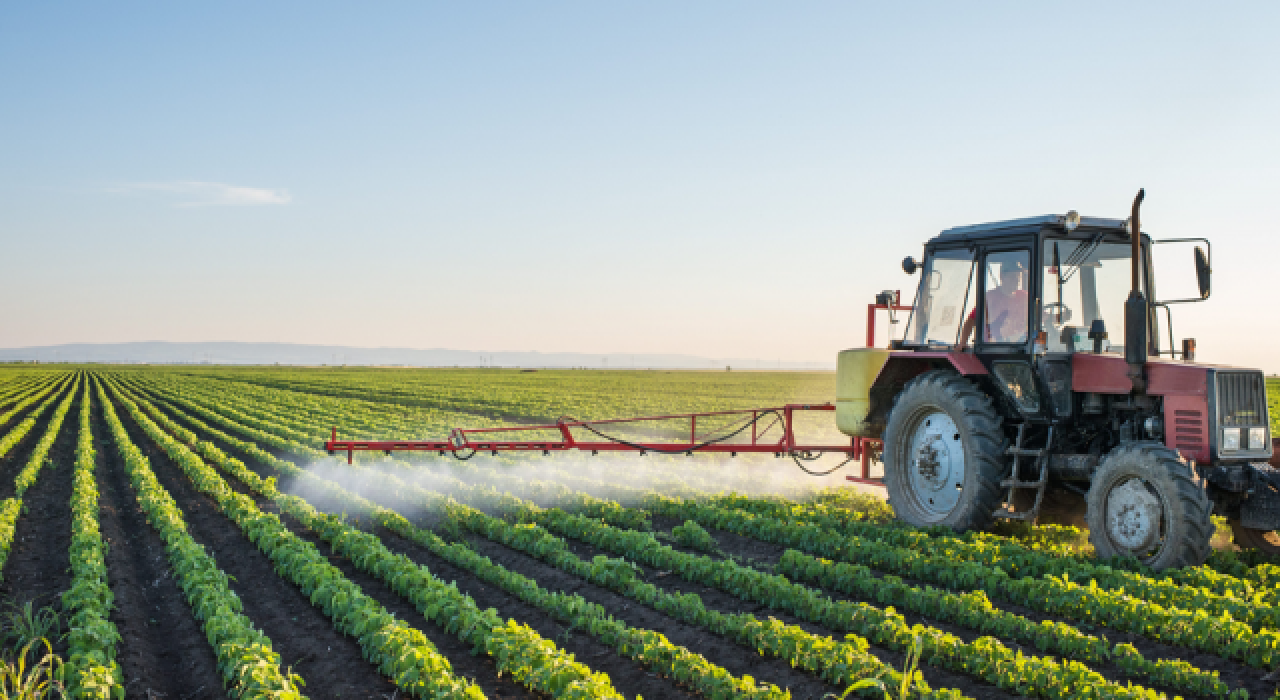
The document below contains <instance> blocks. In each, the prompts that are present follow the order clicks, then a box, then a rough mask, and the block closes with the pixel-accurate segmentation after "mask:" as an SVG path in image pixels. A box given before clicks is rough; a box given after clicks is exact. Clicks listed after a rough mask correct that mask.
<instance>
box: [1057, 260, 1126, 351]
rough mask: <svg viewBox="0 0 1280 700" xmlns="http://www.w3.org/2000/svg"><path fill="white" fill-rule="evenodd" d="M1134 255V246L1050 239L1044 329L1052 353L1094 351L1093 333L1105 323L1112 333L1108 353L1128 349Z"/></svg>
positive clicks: (1104, 342)
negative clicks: (1128, 306)
mask: <svg viewBox="0 0 1280 700" xmlns="http://www.w3.org/2000/svg"><path fill="white" fill-rule="evenodd" d="M1129 253H1130V248H1129V244H1128V243H1103V242H1101V239H1094V240H1066V239H1057V240H1054V239H1050V240H1047V241H1045V243H1044V294H1043V297H1044V303H1043V304H1042V305H1041V310H1042V316H1041V320H1040V327H1041V329H1042V330H1044V331H1045V335H1046V336H1048V345H1047V349H1048V350H1049V352H1088V351H1092V350H1093V340H1092V339H1090V338H1089V329H1090V328H1091V327H1092V326H1093V323H1094V321H1102V322H1103V325H1104V326H1105V329H1106V332H1107V335H1108V337H1107V338H1105V339H1103V340H1102V350H1103V351H1104V352H1123V351H1124V347H1123V343H1124V301H1125V299H1127V298H1128V297H1129V285H1130V281H1131V269H1130V262H1129V260H1130V258H1129ZM1113 343H1114V344H1113Z"/></svg>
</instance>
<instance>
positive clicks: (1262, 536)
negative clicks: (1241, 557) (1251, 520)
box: [1231, 520, 1280, 557]
mask: <svg viewBox="0 0 1280 700" xmlns="http://www.w3.org/2000/svg"><path fill="white" fill-rule="evenodd" d="M1231 534H1232V539H1234V540H1235V543H1236V544H1237V545H1238V546H1239V547H1240V549H1252V550H1255V551H1257V552H1259V553H1262V554H1266V555H1268V556H1272V557H1274V556H1280V532H1277V531H1276V530H1255V529H1253V528H1251V527H1244V526H1243V525H1241V524H1240V521H1239V520H1232V521H1231Z"/></svg>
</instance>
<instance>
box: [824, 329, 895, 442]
mask: <svg viewBox="0 0 1280 700" xmlns="http://www.w3.org/2000/svg"><path fill="white" fill-rule="evenodd" d="M888 361H889V351H888V350H881V349H880V348H854V349H852V350H844V351H842V352H841V353H840V355H839V358H838V360H837V361H836V427H838V428H840V432H842V433H844V434H845V435H848V436H850V437H874V438H878V437H880V436H879V435H872V434H871V432H870V430H869V428H868V427H867V412H868V411H870V410H871V385H872V384H873V383H874V382H875V381H876V377H877V376H879V374H880V370H881V368H883V367H884V363H885V362H888Z"/></svg>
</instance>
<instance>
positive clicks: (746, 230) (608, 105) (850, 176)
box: [0, 2, 1280, 371]
mask: <svg viewBox="0 0 1280 700" xmlns="http://www.w3.org/2000/svg"><path fill="white" fill-rule="evenodd" d="M886 8H887V9H886ZM1278 28H1280V4H1276V3H1256V4H1250V3H1230V4H1222V3H1214V4H1206V3H1198V4H1192V3H1167V2H1166V3H1146V4H1139V3H1096V4H1087V3H1060V4H1057V5H1056V6H1050V5H1049V4H1048V3H1007V4H984V5H978V4H974V3H937V4H929V3H892V4H890V3H880V4H876V5H872V4H869V3H868V4H853V3H750V2H724V3H687V2H681V3H653V2H648V3H587V2H583V3H451V4H444V3H404V4H396V3H372V4H371V3H363V4H361V3H344V4H325V3H315V2H309V3H284V2H274V3H232V2H219V3H202V4H199V5H198V4H197V3H155V4H138V3H6V4H5V5H4V6H3V8H0V237H2V239H3V243H4V247H3V251H4V268H3V270H4V273H3V275H0V318H2V319H3V322H2V323H0V346H6V347H12V346H22V345H40V344H50V343H61V342H114V341H129V340H175V341H203V340H252V341H286V342H313V343H341V344H350V345H363V346H384V345H391V346H408V347H453V348H461V349H472V350H489V351H498V350H543V351H582V352H635V353H644V352H682V353H692V354H699V355H704V356H709V357H761V358H769V359H772V358H780V359H783V360H793V361H809V360H822V361H830V360H831V358H832V357H833V356H834V353H835V352H836V351H837V350H838V349H840V348H843V347H851V346H855V345H858V344H860V343H861V342H862V338H863V330H862V328H863V318H864V315H865V304H866V303H867V302H868V301H869V300H870V298H871V296H872V295H873V294H874V293H875V292H876V291H877V290H879V289H886V288H899V287H901V288H904V289H905V288H907V287H909V286H911V284H912V282H913V281H914V279H908V278H907V277H905V276H904V275H903V273H902V272H901V271H900V269H899V268H898V261H899V260H901V258H902V257H903V256H905V255H908V254H916V255H918V253H919V245H920V243H921V242H922V241H924V240H925V239H927V238H928V237H930V236H932V235H933V234H934V233H936V232H937V231H938V230H939V229H942V228H945V227H948V226H951V225H957V224H966V223H974V222H978V221H983V220H990V219H1001V218H1012V217H1018V216H1028V215H1036V214H1043V213H1060V212H1064V211H1066V210H1068V209H1077V210H1079V211H1081V212H1082V213H1084V214H1088V215H1099V216H1116V217H1123V216H1124V215H1125V213H1126V210H1127V207H1128V203H1129V201H1130V199H1131V198H1132V196H1133V194H1134V192H1135V191H1136V190H1137V189H1138V187H1146V188H1147V192H1148V198H1147V205H1146V208H1145V214H1144V224H1145V226H1144V227H1145V228H1146V229H1147V230H1148V231H1150V232H1152V233H1153V234H1156V235H1157V236H1170V237H1172V236H1191V235H1208V236H1210V237H1211V238H1213V240H1214V249H1213V250H1214V254H1215V261H1214V262H1215V271H1216V276H1215V289H1214V295H1213V299H1212V300H1211V301H1210V302H1209V303H1207V304H1201V305H1198V306H1196V307H1194V308H1188V307H1183V308H1180V309H1178V311H1177V317H1176V330H1177V332H1178V335H1180V336H1187V335H1194V336H1196V337H1197V338H1198V339H1199V344H1200V349H1201V356H1202V357H1203V358H1204V359H1208V360H1213V361H1222V362H1235V363H1248V364H1253V365H1260V366H1263V367H1265V368H1266V369H1268V370H1269V371H1280V353H1277V351H1276V350H1275V349H1274V348H1276V347H1278V343H1280V330H1278V329H1277V324H1276V323H1275V318H1276V316H1277V314H1276V313H1275V311H1274V308H1273V303H1272V299H1273V298H1274V297H1275V296H1276V294H1275V291H1274V290H1275V289H1276V284H1277V280H1276V275H1275V273H1274V272H1273V270H1274V269H1275V268H1276V263H1275V262H1274V261H1276V260H1277V259H1278V258H1280V240H1278V239H1280V230H1277V229H1278V226H1277V222H1278V221H1280V198H1278V197H1277V195H1278V194H1280V165H1278V164H1280V128H1277V124H1280V41H1277V40H1276V36H1275V33H1276V31H1277V29H1278ZM1175 274H1181V275H1185V279H1190V274H1191V272H1190V264H1189V263H1187V265H1186V269H1184V270H1183V269H1180V270H1170V271H1167V272H1165V273H1164V278H1165V279H1169V278H1171V277H1172V276H1174V275H1175Z"/></svg>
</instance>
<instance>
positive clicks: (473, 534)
mask: <svg viewBox="0 0 1280 700" xmlns="http://www.w3.org/2000/svg"><path fill="white" fill-rule="evenodd" d="M1271 388H1272V389H1273V391H1272V396H1273V399H1272V401H1273V416H1274V415H1276V413H1277V412H1280V411H1276V410H1275V408H1276V407H1275V405H1274V401H1275V399H1274V397H1275V395H1276V394H1275V391H1274V389H1276V387H1271ZM833 389H834V378H833V376H832V375H831V374H825V373H812V374H806V373H772V372H643V371H634V372H628V371H609V372H604V371H540V372H521V371H516V370H464V369H458V370H411V369H357V368H327V369H325V368H319V369H300V368H277V367H257V368H226V367H201V366H190V367H170V368H151V367H124V366H121V367H92V368H61V367H58V366H52V367H51V366H43V365H41V366H11V367H4V368H0V574H2V576H3V580H2V582H0V597H2V599H3V601H4V604H5V605H6V606H8V607H7V608H6V609H5V612H4V615H3V616H0V618H3V619H0V631H3V633H4V635H5V637H6V638H5V640H4V642H5V646H6V649H7V651H6V652H5V653H6V658H7V659H9V660H13V659H14V658H15V655H20V652H17V651H15V649H17V648H20V647H21V646H22V645H23V644H24V643H25V642H27V641H28V640H29V639H31V638H33V637H43V638H45V639H47V640H48V641H49V644H50V649H51V651H52V654H50V655H48V656H46V657H45V662H44V663H46V664H52V665H53V666H54V670H53V671H52V673H53V675H54V676H55V677H57V678H59V679H62V681H63V682H65V683H66V684H67V686H68V693H69V694H70V695H71V696H73V697H93V698H112V697H115V698H118V697H121V696H126V695H127V696H128V697H145V698H165V699H170V700H176V699H178V698H202V697H237V698H238V697H279V698H291V697H312V698H399V697H421V698H494V699H497V698H547V697H555V698H623V697H625V698H635V697H641V696H642V697H644V698H648V699H649V700H659V699H663V698H690V699H692V698H704V699H708V700H718V699H721V698H761V699H771V700H772V699H781V698H788V697H790V698H796V699H797V700H799V699H804V698H810V699H814V700H817V699H818V698H823V697H825V696H827V695H828V694H834V695H835V696H839V695H840V694H841V693H843V692H844V691H845V689H846V688H849V687H850V686H851V685H852V684H854V683H855V682H856V681H858V680H860V679H871V678H874V679H880V680H881V681H883V682H884V683H885V684H886V686H888V687H890V688H891V690H892V691H893V697H895V698H897V697H899V692H904V693H905V694H906V695H907V696H909V697H921V698H1012V697H1019V696H1023V697H1045V698H1076V697H1081V698H1159V697H1170V698H1172V697H1177V696H1181V697H1186V698H1191V697H1206V698H1210V697H1211V698H1223V697H1231V698H1243V697H1254V698H1259V697H1272V696H1273V694H1274V693H1275V690H1276V682H1275V681H1273V680H1271V677H1270V675H1269V674H1271V673H1272V672H1273V671H1274V669H1276V668H1277V667H1280V566H1277V565H1275V564H1272V563H1270V562H1266V561H1258V560H1256V559H1254V558H1251V557H1248V556H1246V555H1244V554H1242V553H1239V552H1235V551H1232V549H1231V547H1230V546H1229V545H1227V546H1224V547H1223V548H1222V549H1220V550H1218V551H1215V553H1214V555H1213V556H1212V557H1211V558H1210V560H1209V562H1208V563H1207V564H1205V565H1204V566H1201V567H1196V568H1193V569H1184V570H1175V571H1167V572H1164V573H1161V574H1156V573H1153V572H1150V571H1145V570H1143V569H1142V567H1140V566H1138V565H1137V564H1136V562H1127V561H1106V562H1102V561H1097V560H1095V559H1093V558H1092V556H1091V554H1090V552H1089V551H1088V548H1087V547H1081V546H1080V544H1081V542H1082V541H1083V539H1082V536H1081V533H1079V532H1078V531H1075V530H1073V529H1071V528H1061V527H1054V526H1041V527H1036V528H1012V527H1005V528H1002V529H999V530H998V531H996V532H992V533H969V534H966V535H955V534H952V533H950V532H948V531H940V530H938V531H934V530H916V529H911V528H907V527H904V526H901V525H897V524H894V523H893V522H891V515H892V514H891V513H890V512H889V511H888V509H887V507H886V506H885V505H884V504H883V503H882V502H881V501H880V500H878V499H877V498H876V497H874V496H869V495H867V494H865V493H861V492H858V491H855V490H853V489H851V488H845V487H839V488H837V487H838V486H839V484H840V483H842V482H841V478H842V474H843V473H838V474H837V475H836V476H833V477H828V478H825V479H816V478H811V477H808V476H805V475H804V474H802V473H801V472H800V471H799V470H797V469H796V467H795V465H794V464H792V462H791V461H790V460H786V459H774V458H773V457H772V456H765V457H761V458H752V459H747V458H742V457H739V458H737V459H728V458H724V459H716V458H710V457H703V456H693V457H685V456H675V457H665V456H653V455H650V456H645V457H641V456H639V455H618V456H612V457H597V458H591V457H588V456H585V455H583V456H578V455H568V454H553V455H551V456H542V455H537V454H534V455H529V456H522V457H520V458H518V459H517V458H511V457H492V456H489V455H478V456H476V457H475V458H473V459H469V460H465V461H462V460H455V459H453V458H450V457H448V456H445V457H439V456H436V455H414V454H404V453H395V454H393V455H391V456H384V455H382V454H381V453H375V454H373V455H368V454H365V455H357V459H356V463H355V464H353V465H348V464H347V463H346V460H345V459H337V458H334V457H330V456H328V455H326V454H325V453H324V452H323V451H322V450H321V447H322V443H323V440H324V439H325V437H326V436H327V435H328V433H329V430H330V428H331V426H337V427H338V429H339V433H340V435H341V436H344V437H350V438H383V439H408V438H419V439H426V438H431V439H438V438H443V437H444V436H445V435H446V434H447V433H448V430H449V429H450V428H453V427H485V426H497V425H503V424H509V423H536V422H543V421H554V420H555V419H556V418H557V417H560V416H562V415H565V414H570V415H572V416H573V417H575V418H579V419H601V418H611V417H620V416H630V415H644V414H652V413H671V412H680V411H700V410H720V409H729V408H750V407H757V406H769V405H778V404H781V403H785V402H823V401H830V400H831V399H832V392H833ZM806 429H807V430H811V431H813V433H814V434H816V435H828V434H829V433H830V428H829V427H828V426H824V425H812V426H807V427H806ZM27 603H31V607H30V612H31V614H29V615H26V616H25V618H26V619H24V615H23V614H22V613H23V606H25V605H26V604H27ZM41 610H43V612H40V613H39V615H36V613H37V612H39V611H41ZM32 618H36V619H32ZM33 628H34V629H33ZM916 656H918V657H919V659H920V665H919V677H918V678H917V677H915V675H914V674H912V675H909V676H908V678H907V679H906V680H909V681H911V682H909V683H904V676H903V670H904V669H906V668H909V666H910V662H911V658H909V657H916ZM40 657H41V654H30V655H28V657H27V660H28V662H32V661H35V660H37V659H38V658H40ZM903 687H905V688H906V690H905V691H903V690H901V689H902V688H903ZM854 694H855V695H858V696H865V697H884V694H883V693H882V692H881V691H879V690H874V689H869V688H868V689H863V690H855V691H854ZM9 696H10V695H9V694H8V690H7V687H6V691H5V693H0V697H9ZM14 696H17V695H16V694H14ZM23 697H26V696H23Z"/></svg>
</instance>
